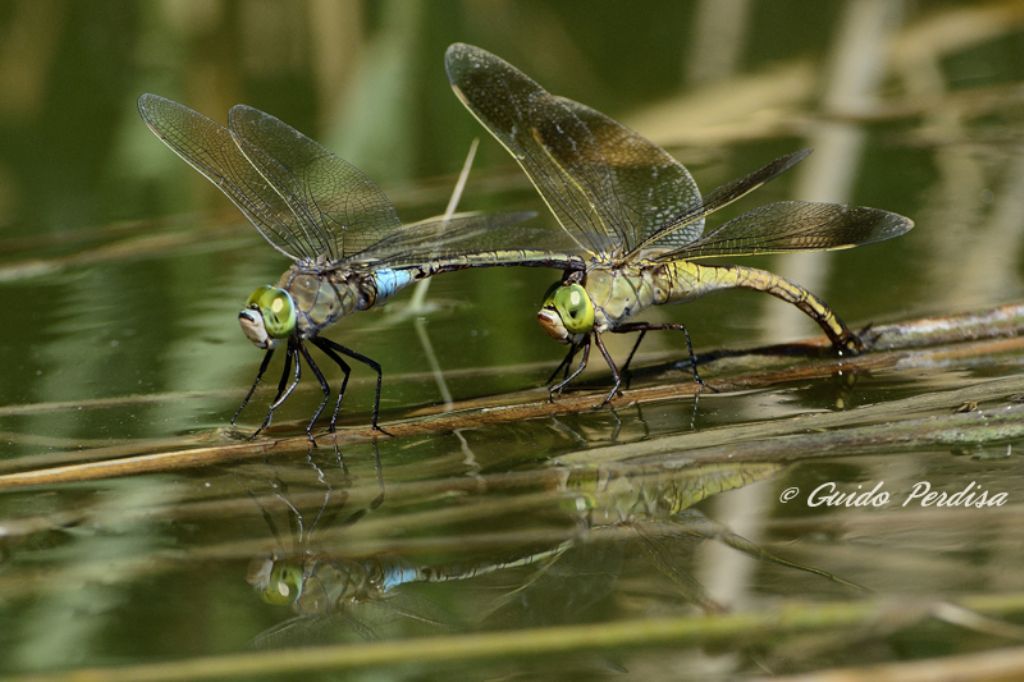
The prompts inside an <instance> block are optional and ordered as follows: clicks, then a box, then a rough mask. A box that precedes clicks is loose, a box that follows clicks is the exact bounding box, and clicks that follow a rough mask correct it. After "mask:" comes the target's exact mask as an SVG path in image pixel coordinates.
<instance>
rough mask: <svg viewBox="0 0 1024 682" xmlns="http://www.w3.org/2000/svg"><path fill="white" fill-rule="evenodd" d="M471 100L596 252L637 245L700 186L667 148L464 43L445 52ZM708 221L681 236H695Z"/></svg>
mask: <svg viewBox="0 0 1024 682" xmlns="http://www.w3.org/2000/svg"><path fill="white" fill-rule="evenodd" d="M445 66H446V68H447V71H448V80H449V81H450V82H451V84H452V87H453V89H454V90H455V93H456V95H458V97H459V99H460V100H462V102H463V104H465V105H466V107H467V108H468V109H469V110H470V111H471V112H472V113H473V114H474V115H475V116H476V117H477V119H478V120H479V121H480V122H481V124H483V126H484V127H485V128H487V129H488V130H489V131H490V133H491V134H492V135H494V137H495V138H497V139H498V141H499V142H501V143H502V145H504V146H505V148H506V149H508V151H509V152H510V153H511V154H512V155H513V156H514V157H515V159H516V161H518V162H519V164H520V165H521V166H522V167H523V170H524V171H526V174H527V175H528V176H529V178H530V180H531V181H532V182H533V184H534V186H535V187H536V188H537V190H538V191H539V192H540V194H541V196H542V197H543V199H544V201H545V202H546V203H547V205H548V207H549V208H550V209H551V211H552V213H554V215H555V217H556V218H557V220H558V222H559V223H560V224H561V226H562V227H563V228H564V229H565V231H566V232H567V233H568V234H569V236H570V237H571V238H572V240H573V241H574V242H575V243H576V244H577V245H578V247H579V248H580V249H583V250H585V251H587V252H589V253H590V254H591V255H608V254H612V253H622V252H625V251H630V250H632V249H633V248H634V247H635V246H636V245H637V244H639V243H640V242H641V241H643V240H644V239H645V238H646V237H647V236H648V235H650V234H653V233H655V232H657V230H658V229H659V228H660V227H662V226H663V225H665V224H666V223H667V222H668V221H669V220H670V219H672V218H673V217H676V216H679V215H682V214H686V213H688V212H691V211H693V210H696V209H697V208H698V207H699V206H700V205H701V199H700V192H699V190H698V189H697V185H696V183H695V182H694V180H693V178H692V177H691V176H690V174H689V172H688V171H687V170H686V168H685V167H683V165H682V164H680V163H679V162H678V161H676V160H675V159H673V158H672V157H671V156H670V155H669V154H668V153H667V152H665V151H664V150H663V149H661V148H660V147H658V146H656V145H654V144H653V143H651V142H649V141H648V140H645V139H644V138H643V137H641V136H640V135H638V134H636V133H635V132H633V131H631V130H629V129H628V128H626V127H625V126H622V125H621V124H619V123H617V122H616V121H613V120H612V119H610V118H608V117H607V116H605V115H604V114H601V113H600V112H597V111H595V110H593V109H591V108H589V107H586V106H584V105H582V104H579V103H577V102H574V101H572V100H568V99H565V98H562V97H555V96H553V95H551V94H550V93H548V92H547V91H545V90H544V89H543V88H542V87H541V86H540V85H538V84H537V83H535V82H534V81H533V80H531V79H530V78H529V77H527V76H526V75H525V74H523V73H522V72H520V71H519V70H518V69H516V68H515V67H513V66H511V65H510V64H508V63H507V62H505V61H504V60H502V59H500V58H498V57H496V56H495V55H493V54H491V53H489V52H486V51H484V50H481V49H480V48H477V47H473V46H470V45H464V44H461V43H457V44H455V45H452V46H451V47H449V48H448V52H447V54H446V55H445ZM702 225H703V222H702V221H701V220H699V219H698V220H695V221H692V222H691V224H690V225H688V226H687V228H686V229H685V230H682V231H679V232H678V233H677V234H676V235H674V236H673V238H672V240H671V244H672V245H673V246H674V245H680V244H684V243H686V242H687V241H692V240H694V239H696V238H697V237H698V236H699V235H700V233H701V229H702Z"/></svg>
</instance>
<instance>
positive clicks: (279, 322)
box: [245, 284, 295, 339]
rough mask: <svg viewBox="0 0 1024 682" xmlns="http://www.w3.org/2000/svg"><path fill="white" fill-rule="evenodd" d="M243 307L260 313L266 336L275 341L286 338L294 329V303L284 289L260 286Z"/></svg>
mask: <svg viewBox="0 0 1024 682" xmlns="http://www.w3.org/2000/svg"><path fill="white" fill-rule="evenodd" d="M245 307H246V308H254V309H256V310H259V311H260V315H262V316H263V326H264V327H265V328H266V330H267V334H269V335H270V336H272V337H274V338H275V339H280V338H283V337H286V336H288V335H289V334H291V333H292V330H293V329H295V303H294V301H292V297H291V294H289V293H288V292H287V291H285V290H284V289H278V288H276V287H272V286H270V285H269V284H268V285H266V286H262V287H260V288H259V289H257V290H256V291H254V292H252V295H250V296H249V300H248V301H246V304H245Z"/></svg>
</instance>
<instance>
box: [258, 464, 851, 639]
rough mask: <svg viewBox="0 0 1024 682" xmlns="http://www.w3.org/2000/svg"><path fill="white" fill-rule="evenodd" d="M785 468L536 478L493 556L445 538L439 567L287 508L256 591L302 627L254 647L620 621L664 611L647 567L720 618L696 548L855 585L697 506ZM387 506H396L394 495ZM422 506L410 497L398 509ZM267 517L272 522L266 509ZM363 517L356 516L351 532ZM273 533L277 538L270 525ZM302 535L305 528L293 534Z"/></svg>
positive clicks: (493, 489)
mask: <svg viewBox="0 0 1024 682" xmlns="http://www.w3.org/2000/svg"><path fill="white" fill-rule="evenodd" d="M781 469H782V466H781V465H776V464H744V465H730V464H718V465H711V466H705V467H694V468H682V469H681V468H669V467H655V466H648V467H638V466H628V465H606V466H600V467H572V468H570V467H555V468H551V469H547V470H543V471H537V472H528V473H526V474H524V475H523V476H521V477H520V478H519V479H518V480H517V481H516V482H515V484H514V485H515V487H517V488H523V489H525V492H522V493H520V494H519V495H518V496H517V497H513V498H509V499H507V500H506V502H505V505H504V506H505V509H506V512H507V513H506V514H505V516H513V514H512V512H513V511H515V514H514V517H515V519H516V524H515V525H513V526H512V527H511V528H510V529H509V530H505V531H498V532H496V533H495V534H493V535H491V536H489V538H490V542H489V546H491V547H495V546H496V547H497V548H498V549H497V550H488V551H481V550H474V549H471V548H472V547H473V546H474V543H471V542H469V540H468V539H467V536H463V535H440V536H438V537H437V538H435V539H436V540H437V541H438V543H439V544H440V545H441V546H445V547H446V550H445V551H444V552H439V553H438V554H442V556H433V557H431V558H421V557H420V556H418V555H419V554H421V553H422V549H417V547H416V546H415V545H411V546H409V547H408V548H407V551H404V552H403V551H401V550H396V551H387V552H381V553H375V554H370V555H363V554H361V553H360V552H359V551H358V550H356V551H354V552H353V551H351V550H349V549H348V548H347V547H346V545H345V544H344V543H342V542H338V541H336V540H335V539H334V538H336V537H338V536H337V535H335V534H333V533H332V534H331V540H330V541H320V540H319V539H318V538H316V530H317V528H316V525H317V522H313V523H311V524H305V523H304V522H303V520H302V516H303V512H302V511H300V510H299V509H298V507H296V506H295V505H290V504H289V505H288V506H289V509H290V510H291V513H292V514H294V515H295V516H296V517H297V518H295V519H294V520H293V523H292V528H293V540H294V543H293V544H294V546H293V548H292V549H290V550H286V549H284V547H283V546H282V544H281V539H280V538H278V551H276V552H274V553H273V554H271V555H269V556H260V557H257V558H254V559H253V560H252V561H251V562H250V566H249V570H248V575H247V577H246V580H247V582H248V583H249V584H250V585H252V587H253V588H254V589H255V591H256V592H257V593H258V594H259V595H260V597H261V598H262V599H263V601H265V602H267V603H269V604H273V605H278V606H289V607H290V608H291V610H292V612H293V613H294V614H295V617H294V618H292V619H289V620H287V621H285V622H283V623H281V624H279V625H278V626H276V627H274V628H272V629H271V630H269V631H267V632H264V633H263V634H262V635H260V636H259V637H258V638H257V640H256V644H257V645H259V646H277V645H280V644H285V643H287V644H290V645H298V644H309V643H312V642H317V641H324V639H325V638H327V637H330V638H336V637H339V636H341V637H346V636H349V635H353V634H354V635H356V636H358V637H360V638H363V639H376V638H378V637H380V636H381V635H380V633H379V628H380V627H384V624H388V623H395V625H394V628H397V630H398V632H391V631H390V630H389V635H392V636H394V635H395V634H399V633H401V632H405V631H406V630H407V629H408V628H409V627H416V624H417V623H418V624H419V626H424V625H425V626H426V627H427V628H428V630H427V631H428V632H430V631H433V630H436V629H437V628H439V627H443V628H448V629H467V628H471V629H494V628H509V627H524V626H529V625H551V624H556V623H574V622H575V623H578V622H589V621H594V620H601V619H603V618H607V617H611V615H612V610H613V609H615V608H619V605H618V604H617V601H619V600H616V599H612V598H611V597H612V596H613V595H614V594H616V593H615V590H616V589H617V588H620V589H625V590H626V591H627V593H628V594H630V595H631V598H630V599H628V600H626V601H627V602H635V603H637V604H647V606H642V607H639V608H642V609H644V610H646V609H649V608H664V606H665V605H664V603H660V604H659V603H658V602H657V601H655V602H651V598H652V596H653V594H652V593H651V590H652V589H653V590H655V592H656V591H657V588H655V587H652V585H651V584H649V582H648V581H646V580H645V581H642V582H643V585H634V584H633V583H632V582H631V581H630V577H631V575H633V573H632V571H631V566H632V564H633V562H634V561H635V560H637V559H639V560H641V561H642V562H644V563H645V564H646V565H647V566H648V567H650V566H653V567H654V568H655V569H657V571H658V573H659V574H660V575H661V576H663V578H665V579H666V583H665V584H666V585H667V586H668V587H666V588H665V589H667V590H668V591H669V593H668V594H667V595H662V597H663V598H664V597H667V600H668V602H669V603H670V604H673V605H675V606H682V607H689V608H697V609H700V610H702V611H704V612H718V611H722V610H724V607H723V606H722V605H720V604H718V603H716V601H715V600H714V599H712V598H711V597H709V596H708V595H707V593H706V591H705V589H704V587H703V586H702V585H701V583H700V582H699V581H698V580H697V579H696V578H695V577H694V576H693V574H692V572H691V570H690V569H689V568H688V567H689V566H691V565H692V564H693V551H694V549H695V548H696V547H697V546H698V545H699V544H700V543H701V542H702V541H704V540H706V539H717V540H719V541H720V542H722V543H723V544H725V545H727V546H729V547H732V548H734V549H737V550H739V551H741V552H743V553H745V554H747V555H749V556H752V557H755V558H758V559H762V560H768V561H772V562H776V563H778V564H781V565H784V566H787V567H789V568H794V569H799V570H805V571H810V572H812V573H815V574H818V575H821V576H824V577H826V578H829V579H832V580H834V581H836V582H839V583H842V584H844V585H847V586H854V585H853V584H852V583H848V582H846V581H843V580H842V579H839V578H835V577H834V576H831V575H830V574H828V573H825V572H823V571H819V570H817V569H814V568H807V567H804V566H800V565H797V564H795V563H792V562H789V561H786V560H784V559H781V558H779V557H776V556H774V555H772V554H770V553H768V552H766V551H764V550H762V549H761V548H759V547H757V546H756V545H754V544H753V543H751V542H749V541H747V540H745V539H744V538H742V537H740V536H738V535H736V534H734V533H731V532H730V531H729V530H728V529H726V528H724V527H722V526H720V525H718V524H716V523H715V522H713V521H712V520H710V519H708V518H707V517H705V516H704V515H703V514H701V513H700V512H699V511H697V510H695V509H693V508H692V507H693V505H695V504H697V503H698V502H701V501H703V500H705V499H707V498H709V497H712V496H714V495H716V494H718V493H720V492H724V491H728V490H734V489H737V488H742V487H744V486H747V485H749V484H751V483H754V482H757V481H760V480H764V479H767V478H769V477H771V476H773V475H774V474H776V473H777V472H778V471H780V470H781ZM507 476H508V475H505V474H502V475H491V476H477V477H475V479H476V481H477V482H478V483H479V485H480V486H481V487H482V488H483V490H484V491H489V495H487V496H481V497H479V498H473V499H470V500H464V501H463V503H464V508H463V509H462V511H464V512H465V518H466V519H467V520H476V521H479V519H481V518H484V516H485V515H486V514H487V513H488V512H486V511H484V507H485V506H486V505H493V504H494V502H495V501H494V499H487V498H492V497H493V496H494V494H495V493H497V492H498V491H499V490H500V489H502V488H504V487H507V485H508V484H509V483H508V481H507V480H506V479H507ZM538 488H540V489H541V492H540V493H539V494H538V493H537V492H536V490H537V489H538ZM391 499H392V501H393V502H395V500H394V496H392V497H391ZM414 502H415V500H409V499H403V500H401V501H400V502H396V504H400V505H402V506H405V505H408V504H410V503H414ZM325 504H326V500H325ZM323 509H324V505H323V504H322V505H321V506H320V508H319V509H318V510H317V512H316V516H317V519H318V520H320V521H322V520H324V519H327V518H328V517H327V515H324V513H323ZM381 511H382V512H383V511H386V510H384V509H382V510H381ZM421 513H429V512H421ZM264 516H265V518H266V519H267V520H268V521H270V516H269V514H267V513H266V512H265V511H264ZM362 517H363V514H362V513H361V512H358V511H357V512H356V513H354V514H351V515H350V516H348V517H346V520H345V521H343V522H342V523H343V525H344V524H349V523H351V522H352V521H354V520H358V519H360V518H362ZM535 517H540V518H547V519H548V520H549V524H550V519H552V518H555V519H557V520H556V524H557V527H558V529H559V530H558V531H557V532H556V533H551V532H545V531H544V530H541V529H537V528H536V527H535V526H533V525H530V522H531V521H532V520H533V519H534V518H535ZM397 523H398V524H399V525H402V524H403V523H405V524H408V523H412V520H411V519H409V518H403V519H402V520H400V521H398V522H397ZM271 528H272V530H273V531H274V533H275V535H276V534H277V533H276V529H275V528H274V526H273V524H272V522H271ZM295 529H304V530H301V531H299V532H298V533H296V530H295ZM524 529H525V530H524ZM531 529H532V530H531ZM300 535H301V537H299V536H300ZM476 537H478V536H476ZM463 539H465V540H466V542H465V544H463V543H462V540H463ZM455 582H457V583H459V584H460V588H459V590H458V591H456V592H445V593H444V594H443V595H441V596H442V597H443V598H439V597H437V596H433V597H432V598H429V599H428V598H425V597H424V596H423V595H422V594H421V591H420V590H416V589H413V588H414V587H415V586H417V585H419V586H425V585H428V584H437V583H455ZM623 586H625V587H623ZM339 623H342V624H344V625H342V626H340V627H339V625H338V624H339Z"/></svg>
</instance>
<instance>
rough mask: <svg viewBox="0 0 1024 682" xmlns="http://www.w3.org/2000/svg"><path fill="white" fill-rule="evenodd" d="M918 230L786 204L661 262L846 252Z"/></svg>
mask: <svg viewBox="0 0 1024 682" xmlns="http://www.w3.org/2000/svg"><path fill="white" fill-rule="evenodd" d="M913 226H914V223H913V221H911V220H910V219H909V218H906V217H904V216H901V215H899V214H898V213H891V212H889V211H883V210H881V209H878V208H867V207H865V206H844V205H842V204H823V203H811V202H807V201H780V202H778V203H774V204H766V205H765V206H759V207H758V208H755V209H753V210H752V211H748V212H747V213H744V214H743V215H741V216H738V217H736V218H733V219H732V220H730V221H728V222H727V223H725V224H724V225H722V226H721V227H719V228H718V229H716V230H713V231H712V232H710V233H709V234H707V235H705V236H704V238H702V239H700V240H699V241H696V242H694V243H692V244H688V245H687V246H685V247H683V248H681V249H677V250H675V251H673V252H670V253H668V254H662V255H660V256H659V259H660V260H667V259H671V258H702V257H710V256H726V255H734V256H739V255H754V254H761V253H783V252H788V251H827V250H832V249H845V248H850V247H852V246H857V245H859V244H870V243H872V242H879V241H883V240H885V239H891V238H893V237H898V236H899V235H901V234H903V233H905V232H907V231H908V230H910V229H911V228H912V227H913Z"/></svg>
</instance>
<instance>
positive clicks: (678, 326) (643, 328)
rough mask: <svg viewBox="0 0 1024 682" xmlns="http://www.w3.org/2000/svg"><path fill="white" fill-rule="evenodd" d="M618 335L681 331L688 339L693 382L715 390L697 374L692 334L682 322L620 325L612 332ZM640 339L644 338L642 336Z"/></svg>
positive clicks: (687, 346)
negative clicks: (637, 332)
mask: <svg viewBox="0 0 1024 682" xmlns="http://www.w3.org/2000/svg"><path fill="white" fill-rule="evenodd" d="M612 331H613V332H615V333H616V334H622V333H626V332H634V331H639V332H641V333H646V332H649V331H680V332H682V333H683V337H684V338H685V339H686V352H687V353H688V354H689V356H690V372H691V373H692V374H693V380H694V381H696V382H697V385H698V386H699V387H700V388H707V389H710V390H712V391H714V389H713V388H712V387H710V386H708V385H707V384H705V383H704V380H703V379H701V378H700V373H699V372H697V356H696V355H695V354H694V352H693V341H692V340H691V339H690V332H689V331H687V329H686V325H684V324H682V323H680V322H666V323H664V324H650V323H648V322H627V323H626V324H623V325H619V326H618V327H617V328H615V329H613V330H612ZM640 338H643V336H641V337H640ZM638 343H639V341H638Z"/></svg>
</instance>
